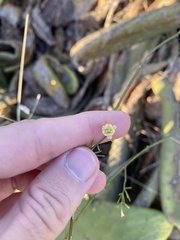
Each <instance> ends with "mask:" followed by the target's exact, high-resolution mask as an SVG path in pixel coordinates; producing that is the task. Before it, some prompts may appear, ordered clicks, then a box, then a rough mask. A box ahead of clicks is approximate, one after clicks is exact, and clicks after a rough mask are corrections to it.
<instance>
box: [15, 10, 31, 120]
mask: <svg viewBox="0 0 180 240" xmlns="http://www.w3.org/2000/svg"><path fill="white" fill-rule="evenodd" d="M28 22H29V14H27V15H26V21H25V29H24V37H23V45H22V53H21V63H20V72H19V82H18V91H17V121H20V120H21V117H20V115H21V109H20V105H21V96H22V84H23V72H24V60H25V52H26V40H27V31H28Z"/></svg>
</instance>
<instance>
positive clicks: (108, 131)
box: [102, 123, 116, 140]
mask: <svg viewBox="0 0 180 240" xmlns="http://www.w3.org/2000/svg"><path fill="white" fill-rule="evenodd" d="M115 130H116V125H112V124H110V123H107V124H105V125H104V126H102V133H103V135H104V136H106V137H107V138H108V139H109V140H111V139H112V136H113V134H114V133H115Z"/></svg>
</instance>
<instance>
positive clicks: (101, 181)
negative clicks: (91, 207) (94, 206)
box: [87, 171, 106, 194]
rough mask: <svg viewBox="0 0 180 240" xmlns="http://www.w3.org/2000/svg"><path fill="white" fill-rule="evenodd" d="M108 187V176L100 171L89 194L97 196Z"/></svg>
mask: <svg viewBox="0 0 180 240" xmlns="http://www.w3.org/2000/svg"><path fill="white" fill-rule="evenodd" d="M105 186H106V175H105V174H104V173H103V172H102V171H99V173H98V175H97V177H96V179H95V181H94V183H93V184H92V186H91V187H90V189H89V190H88V192H87V193H88V194H96V193H99V192H101V191H102V190H103V189H104V188H105Z"/></svg>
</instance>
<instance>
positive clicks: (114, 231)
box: [58, 201, 173, 240]
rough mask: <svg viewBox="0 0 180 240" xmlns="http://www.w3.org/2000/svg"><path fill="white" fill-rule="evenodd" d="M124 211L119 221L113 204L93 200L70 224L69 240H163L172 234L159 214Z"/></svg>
mask: <svg viewBox="0 0 180 240" xmlns="http://www.w3.org/2000/svg"><path fill="white" fill-rule="evenodd" d="M124 212H125V217H123V218H121V217H120V207H119V206H118V205H117V204H113V203H108V202H100V201H96V202H95V203H93V204H92V205H91V206H90V207H89V208H88V209H86V211H85V212H84V213H83V214H82V215H81V216H80V218H79V219H78V221H77V223H76V224H75V225H74V229H73V239H74V240H76V239H77V240H85V239H88V240H99V239H103V240H110V239H113V240H119V239H120V240H166V239H167V238H168V236H169V235H170V233H171V231H172V228H173V226H172V225H171V224H170V223H169V222H168V221H167V219H166V218H165V216H164V215H163V214H162V212H160V211H157V210H154V209H149V208H139V207H130V209H124ZM67 231H68V230H67V229H66V232H67ZM63 239H64V238H63V236H60V237H59V238H58V240H63Z"/></svg>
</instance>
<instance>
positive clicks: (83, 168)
mask: <svg viewBox="0 0 180 240" xmlns="http://www.w3.org/2000/svg"><path fill="white" fill-rule="evenodd" d="M65 166H66V168H67V169H68V170H69V172H70V173H71V174H72V175H73V176H74V177H75V178H77V179H78V180H79V181H81V182H86V181H87V180H88V179H89V178H91V177H92V176H93V174H94V173H95V171H97V169H99V166H98V161H97V159H96V158H95V156H94V154H93V153H92V152H91V151H90V150H89V149H87V148H83V147H79V148H75V149H73V150H71V151H69V152H67V154H66V156H65Z"/></svg>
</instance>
